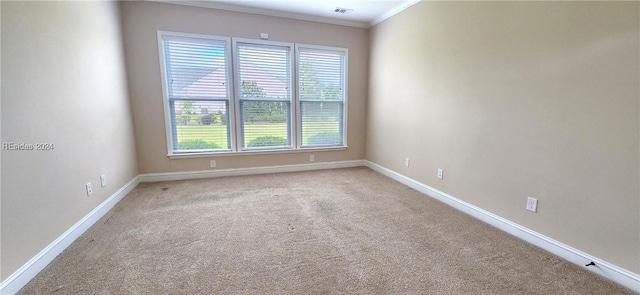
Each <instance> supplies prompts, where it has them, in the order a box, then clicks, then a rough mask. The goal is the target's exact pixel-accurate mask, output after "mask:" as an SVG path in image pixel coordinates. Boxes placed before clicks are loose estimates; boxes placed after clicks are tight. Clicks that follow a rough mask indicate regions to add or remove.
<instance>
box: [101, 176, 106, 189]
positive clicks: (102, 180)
mask: <svg viewBox="0 0 640 295" xmlns="http://www.w3.org/2000/svg"><path fill="white" fill-rule="evenodd" d="M100 186H102V187H105V186H107V176H106V175H104V174H102V175H100Z"/></svg>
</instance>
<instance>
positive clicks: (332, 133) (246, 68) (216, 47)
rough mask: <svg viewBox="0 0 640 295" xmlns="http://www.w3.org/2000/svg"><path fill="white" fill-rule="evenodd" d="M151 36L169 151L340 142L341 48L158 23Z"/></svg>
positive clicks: (343, 119)
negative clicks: (178, 29) (176, 29)
mask: <svg viewBox="0 0 640 295" xmlns="http://www.w3.org/2000/svg"><path fill="white" fill-rule="evenodd" d="M158 42H159V48H160V59H161V68H162V80H163V94H164V97H165V100H164V102H165V117H166V126H167V145H168V148H169V155H170V156H172V155H192V154H210V153H240V152H260V151H277V150H304V149H312V148H322V149H327V148H344V147H346V137H347V136H346V109H347V95H346V93H347V87H346V86H347V82H346V76H347V49H344V48H333V47H323V46H315V45H304V44H295V45H294V44H291V43H281V42H271V41H263V40H248V39H236V38H233V39H231V38H227V37H215V36H206V35H195V34H182V33H173V32H163V31H158ZM232 45H233V46H232Z"/></svg>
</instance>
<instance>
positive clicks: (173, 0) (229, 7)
mask: <svg viewBox="0 0 640 295" xmlns="http://www.w3.org/2000/svg"><path fill="white" fill-rule="evenodd" d="M145 1H148V2H159V3H167V4H175V5H182V6H192V7H200V8H210V9H218V10H226V11H233V12H241V13H250V14H258V15H266V16H274V17H283V18H289V19H296V20H303V21H312V22H319V23H326V24H333V25H340V26H348V27H356V28H371V27H373V26H375V25H377V24H379V23H381V22H383V21H384V20H386V19H388V18H390V17H392V16H394V15H396V14H398V13H400V12H401V11H403V10H405V9H407V8H409V7H410V6H412V5H414V4H416V3H418V2H420V0H407V1H404V2H402V3H400V4H399V5H398V6H396V7H394V8H393V9H391V10H389V11H388V12H386V13H384V14H383V15H381V16H379V17H378V18H376V19H374V20H373V21H370V22H366V21H352V20H344V19H335V18H329V17H322V16H316V15H309V14H300V13H293V12H285V11H277V10H271V9H262V8H256V7H248V6H240V5H233V4H228V3H221V2H217V1H180V0H145Z"/></svg>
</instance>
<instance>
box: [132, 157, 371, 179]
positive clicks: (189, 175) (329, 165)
mask: <svg viewBox="0 0 640 295" xmlns="http://www.w3.org/2000/svg"><path fill="white" fill-rule="evenodd" d="M361 166H365V163H364V160H353V161H340V162H322V163H308V164H296V165H280V166H265V167H251V168H237V169H212V170H203V171H186V172H168V173H147V174H140V175H139V177H140V182H158V181H171V180H185V179H197V178H210V177H224V176H241V175H256V174H267V173H282V172H299V171H310V170H322V169H336V168H349V167H361Z"/></svg>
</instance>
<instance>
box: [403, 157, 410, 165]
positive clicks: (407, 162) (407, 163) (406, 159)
mask: <svg viewBox="0 0 640 295" xmlns="http://www.w3.org/2000/svg"><path fill="white" fill-rule="evenodd" d="M404 166H405V167H409V158H404Z"/></svg>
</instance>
